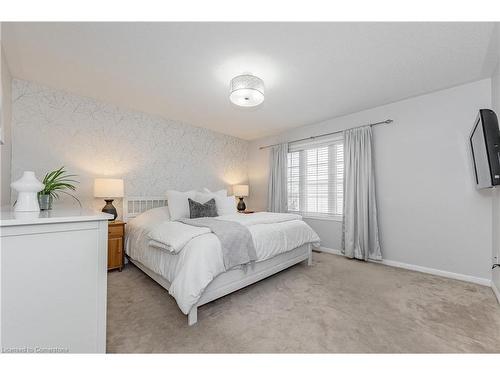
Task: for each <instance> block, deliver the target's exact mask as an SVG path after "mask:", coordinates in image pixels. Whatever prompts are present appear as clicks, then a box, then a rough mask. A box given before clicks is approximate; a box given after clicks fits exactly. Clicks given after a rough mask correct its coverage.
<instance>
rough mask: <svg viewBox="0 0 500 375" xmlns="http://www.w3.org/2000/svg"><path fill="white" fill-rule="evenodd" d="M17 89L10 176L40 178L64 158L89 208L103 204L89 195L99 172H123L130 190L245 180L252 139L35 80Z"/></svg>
mask: <svg viewBox="0 0 500 375" xmlns="http://www.w3.org/2000/svg"><path fill="white" fill-rule="evenodd" d="M12 96H13V156H12V179H16V178H18V177H19V176H20V175H21V174H22V172H23V171H24V170H33V171H35V172H36V175H37V176H38V178H40V179H41V178H43V175H44V174H45V173H46V172H47V171H49V170H52V169H55V168H58V167H59V166H62V165H64V166H66V168H67V170H68V171H70V172H72V173H76V174H78V176H79V177H78V179H79V180H80V182H81V183H80V185H79V187H78V191H77V196H78V197H79V198H80V199H81V200H82V202H83V204H84V205H85V206H87V207H91V208H100V207H102V206H103V205H104V204H103V202H102V200H96V199H94V198H93V195H92V194H93V179H94V178H95V177H106V176H109V177H117V178H123V179H124V181H125V194H126V195H129V196H131V195H139V196H144V195H160V196H163V195H164V194H165V192H166V190H168V189H179V190H189V189H201V188H203V187H208V188H211V189H220V188H226V187H228V186H230V185H233V184H237V183H244V182H246V181H247V165H246V164H247V152H248V142H246V141H243V140H241V139H238V138H234V137H230V136H226V135H223V134H219V133H216V132H213V131H210V130H207V129H204V128H199V127H195V126H191V125H188V124H182V123H179V122H173V121H168V120H165V119H163V118H161V117H158V116H153V115H148V114H145V113H141V112H135V111H129V110H125V109H122V108H119V107H116V106H114V105H109V104H107V103H104V102H101V101H98V100H94V99H90V98H84V97H81V96H77V95H73V94H69V93H65V92H62V91H58V90H53V89H50V88H47V87H44V86H40V85H37V84H35V83H32V82H26V81H20V80H14V81H13V83H12ZM12 199H15V194H13V197H12ZM58 204H59V205H74V202H73V201H71V199H66V198H64V199H63V200H62V201H60V202H58ZM119 204H120V203H119V202H117V205H116V206H117V208H119Z"/></svg>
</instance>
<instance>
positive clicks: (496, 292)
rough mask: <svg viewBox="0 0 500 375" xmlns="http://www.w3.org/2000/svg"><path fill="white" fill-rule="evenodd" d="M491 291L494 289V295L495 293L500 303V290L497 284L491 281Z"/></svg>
mask: <svg viewBox="0 0 500 375" xmlns="http://www.w3.org/2000/svg"><path fill="white" fill-rule="evenodd" d="M491 289H493V293H495V296H496V297H497V301H498V303H500V290H498V288H497V286H496V284H495V283H494V282H493V280H491Z"/></svg>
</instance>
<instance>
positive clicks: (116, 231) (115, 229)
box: [108, 225, 123, 237]
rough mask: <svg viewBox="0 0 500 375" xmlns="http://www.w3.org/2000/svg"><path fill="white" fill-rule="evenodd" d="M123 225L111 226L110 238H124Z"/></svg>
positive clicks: (109, 228)
mask: <svg viewBox="0 0 500 375" xmlns="http://www.w3.org/2000/svg"><path fill="white" fill-rule="evenodd" d="M122 236H123V225H110V226H108V237H122Z"/></svg>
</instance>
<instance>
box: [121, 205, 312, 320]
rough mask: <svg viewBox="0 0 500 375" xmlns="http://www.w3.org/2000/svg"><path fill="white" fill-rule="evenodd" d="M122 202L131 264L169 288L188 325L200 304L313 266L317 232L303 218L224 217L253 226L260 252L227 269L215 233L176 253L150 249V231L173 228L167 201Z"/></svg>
mask: <svg viewBox="0 0 500 375" xmlns="http://www.w3.org/2000/svg"><path fill="white" fill-rule="evenodd" d="M123 203H124V207H123V217H124V220H125V221H126V222H127V231H126V232H127V234H126V238H125V252H126V254H127V258H128V260H129V261H130V262H132V263H133V264H134V265H136V266H137V267H138V268H139V269H141V270H142V271H143V272H144V273H145V274H147V275H148V276H149V277H151V278H152V279H153V280H154V281H156V282H157V283H158V284H160V285H161V286H162V287H163V288H165V289H167V290H168V292H169V293H170V294H171V295H172V296H173V297H174V298H175V299H176V301H177V304H178V305H179V308H180V309H181V311H182V312H183V313H184V314H186V315H187V317H188V324H189V325H193V324H195V323H196V322H197V320H198V317H197V312H198V307H199V306H202V305H204V304H206V303H208V302H211V301H213V300H216V299H218V298H220V297H223V296H225V295H227V294H230V293H232V292H234V291H236V290H239V289H241V288H244V287H246V286H248V285H250V284H253V283H256V282H257V281H259V280H262V279H264V278H266V277H268V276H271V275H273V274H275V273H277V272H280V271H282V270H284V269H286V268H288V267H291V266H293V265H295V264H297V263H300V262H305V261H306V262H307V264H308V265H311V262H312V247H313V245H319V237H318V236H317V234H316V233H315V232H314V231H313V230H312V229H311V228H310V227H309V226H308V225H307V224H305V223H304V222H303V221H302V220H301V219H299V218H293V217H286V216H280V218H281V219H282V220H283V221H279V220H278V222H274V221H276V220H275V219H274V216H271V215H273V214H269V215H268V216H266V215H264V213H261V214H249V215H246V214H238V213H236V214H235V216H234V217H229V218H225V217H221V219H224V220H226V219H227V220H238V221H240V222H242V223H250V225H249V226H248V228H249V230H250V232H251V233H252V236H253V238H254V243H255V244H256V245H255V246H256V249H257V253H258V258H257V261H255V262H252V263H251V264H248V265H244V266H240V267H235V268H232V269H229V270H226V269H225V268H224V262H223V260H222V255H221V254H220V253H221V250H220V243H219V241H218V239H217V237H216V236H215V235H214V234H213V233H207V234H203V235H198V236H196V237H194V238H192V239H191V240H190V241H189V242H187V243H186V245H184V246H183V247H182V250H181V251H180V252H178V253H172V252H169V251H165V249H162V248H159V247H158V246H153V245H151V244H152V243H154V241H152V240H151V233H152V231H153V230H156V231H158V230H159V229H158V228H162V227H161V225H160V224H161V223H166V225H171V222H170V218H169V214H168V208H167V201H166V199H165V198H164V197H128V198H125V199H124V202H123ZM251 215H254V216H251ZM259 215H260V216H259ZM276 215H278V214H276ZM259 218H264V220H263V221H262V220H261V219H259ZM269 218H271V220H270V219H269ZM285 219H287V220H285ZM288 219H289V220H288ZM253 222H255V223H254V224H252V223H253ZM180 225H182V224H180ZM245 225H247V224H245Z"/></svg>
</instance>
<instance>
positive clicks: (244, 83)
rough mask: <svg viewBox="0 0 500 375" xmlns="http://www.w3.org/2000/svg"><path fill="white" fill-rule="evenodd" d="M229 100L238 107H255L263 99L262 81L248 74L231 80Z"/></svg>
mask: <svg viewBox="0 0 500 375" xmlns="http://www.w3.org/2000/svg"><path fill="white" fill-rule="evenodd" d="M229 100H231V102H233V103H234V104H236V105H238V106H240V107H255V106H257V105H259V104H261V103H262V102H263V101H264V82H263V81H262V80H261V79H260V78H259V77H255V76H253V75H250V74H243V75H241V76H237V77H234V78H233V79H232V80H231V85H230V94H229Z"/></svg>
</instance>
